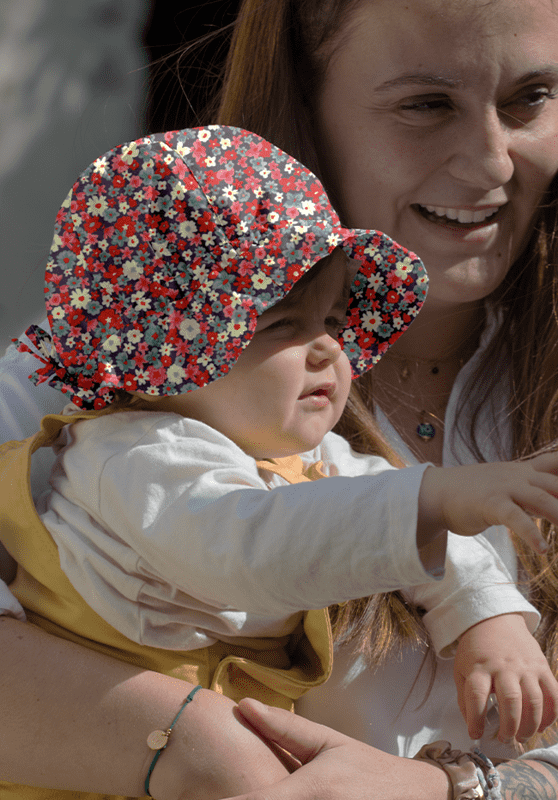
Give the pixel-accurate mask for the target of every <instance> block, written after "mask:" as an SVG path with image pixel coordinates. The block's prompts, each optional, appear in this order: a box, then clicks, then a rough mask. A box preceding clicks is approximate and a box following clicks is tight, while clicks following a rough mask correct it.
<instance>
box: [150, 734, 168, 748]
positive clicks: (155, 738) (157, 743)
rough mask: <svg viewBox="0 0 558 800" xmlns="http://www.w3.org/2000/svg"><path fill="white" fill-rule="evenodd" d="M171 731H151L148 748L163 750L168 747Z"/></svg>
mask: <svg viewBox="0 0 558 800" xmlns="http://www.w3.org/2000/svg"><path fill="white" fill-rule="evenodd" d="M169 733H170V731H151V733H150V734H149V736H148V737H147V746H148V747H149V749H150V750H162V749H163V748H164V747H166V746H167V742H168V740H169Z"/></svg>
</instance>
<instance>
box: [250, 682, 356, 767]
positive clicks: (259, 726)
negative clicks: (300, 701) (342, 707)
mask: <svg viewBox="0 0 558 800" xmlns="http://www.w3.org/2000/svg"><path fill="white" fill-rule="evenodd" d="M238 710H239V711H240V713H241V714H242V716H243V717H244V719H245V720H246V721H247V722H249V723H250V725H251V726H252V727H253V728H255V730H256V731H257V732H258V733H259V734H260V735H261V736H263V738H264V739H266V740H267V741H270V742H274V743H275V744H278V745H279V747H282V748H283V749H284V750H286V751H287V752H288V753H290V754H291V755H293V756H294V757H295V758H297V759H298V760H299V761H300V762H301V763H303V764H305V763H306V762H307V761H311V760H312V759H313V758H315V756H316V755H318V753H319V752H320V751H321V750H322V749H323V748H324V747H332V746H334V745H335V739H336V738H337V737H338V738H339V740H340V741H341V740H342V739H344V737H343V735H342V734H336V732H335V731H333V730H331V729H330V728H326V727H325V726H322V725H317V724H316V723H314V722H310V721H309V720H307V719H305V718H304V717H299V716H297V715H296V714H291V713H290V712H289V711H285V710H284V709H281V708H273V707H271V706H266V705H264V704H263V703H260V702H259V701H258V700H252V699H251V698H246V699H244V700H241V701H240V702H239V704H238Z"/></svg>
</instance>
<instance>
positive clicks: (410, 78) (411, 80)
mask: <svg viewBox="0 0 558 800" xmlns="http://www.w3.org/2000/svg"><path fill="white" fill-rule="evenodd" d="M400 86H422V87H425V86H426V87H429V88H431V87H432V86H439V87H442V88H444V89H461V88H463V86H464V83H463V81H461V80H454V79H452V78H444V77H443V76H442V75H423V74H420V73H409V74H406V75H399V76H398V77H397V78H392V79H391V80H389V81H385V82H384V83H381V84H380V85H379V86H375V87H374V92H375V93H379V94H381V93H382V92H387V91H389V90H390V89H396V88H398V87H400Z"/></svg>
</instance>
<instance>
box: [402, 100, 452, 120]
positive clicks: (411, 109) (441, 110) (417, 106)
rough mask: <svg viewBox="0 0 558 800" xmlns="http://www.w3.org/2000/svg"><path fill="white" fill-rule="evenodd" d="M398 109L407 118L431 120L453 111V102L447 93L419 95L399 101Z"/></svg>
mask: <svg viewBox="0 0 558 800" xmlns="http://www.w3.org/2000/svg"><path fill="white" fill-rule="evenodd" d="M397 110H398V112H399V113H400V114H401V115H402V116H403V117H404V118H405V119H409V120H411V121H417V122H425V121H427V122H430V121H431V120H433V119H434V120H437V119H438V118H439V117H441V116H442V117H443V116H445V115H447V114H448V113H450V112H451V111H453V103H452V101H451V100H450V98H449V97H447V95H417V96H416V97H410V98H407V99H405V100H403V101H401V102H399V103H398V105H397Z"/></svg>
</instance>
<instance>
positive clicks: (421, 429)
mask: <svg viewBox="0 0 558 800" xmlns="http://www.w3.org/2000/svg"><path fill="white" fill-rule="evenodd" d="M435 433H436V428H435V427H434V425H432V424H431V423H430V422H420V423H419V424H418V425H417V434H418V436H420V438H421V439H422V441H423V442H428V441H430V439H433V438H434V435H435Z"/></svg>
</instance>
